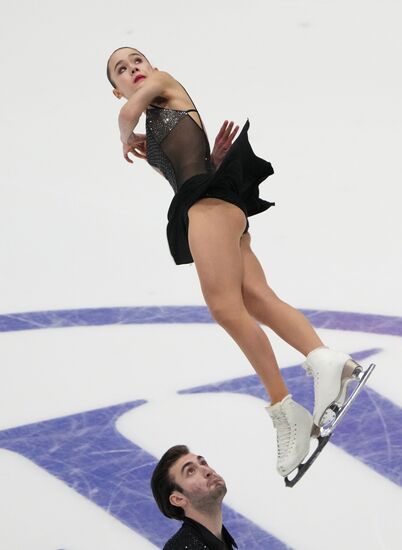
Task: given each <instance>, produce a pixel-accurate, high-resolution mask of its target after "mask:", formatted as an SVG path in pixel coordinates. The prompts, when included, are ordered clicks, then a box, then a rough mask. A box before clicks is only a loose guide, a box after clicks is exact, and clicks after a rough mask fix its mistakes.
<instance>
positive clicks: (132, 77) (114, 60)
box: [108, 48, 155, 99]
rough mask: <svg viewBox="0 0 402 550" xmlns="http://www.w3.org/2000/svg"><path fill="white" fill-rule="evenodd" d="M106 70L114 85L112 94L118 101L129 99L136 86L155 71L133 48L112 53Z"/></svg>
mask: <svg viewBox="0 0 402 550" xmlns="http://www.w3.org/2000/svg"><path fill="white" fill-rule="evenodd" d="M108 68H109V74H110V78H111V80H112V81H113V82H114V84H115V89H114V90H113V93H114V95H115V96H116V97H118V98H119V99H120V98H121V97H125V98H126V99H128V98H129V97H131V96H132V94H133V93H134V92H135V90H136V89H137V86H138V85H139V84H140V83H141V82H142V81H143V80H144V79H145V78H147V77H148V76H150V75H151V74H152V73H153V71H154V70H155V69H154V68H153V67H152V65H151V64H150V63H149V61H148V60H147V58H146V57H144V56H143V55H142V54H141V53H140V52H139V51H137V50H135V49H134V48H121V49H119V50H117V51H116V52H114V53H113V54H112V55H111V56H110V59H109V62H108Z"/></svg>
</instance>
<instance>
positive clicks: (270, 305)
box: [243, 286, 283, 324]
mask: <svg viewBox="0 0 402 550" xmlns="http://www.w3.org/2000/svg"><path fill="white" fill-rule="evenodd" d="M243 301H244V304H245V306H246V308H247V311H248V312H249V313H250V315H252V317H254V318H255V319H256V320H257V321H259V320H260V321H262V319H264V323H265V324H266V323H267V321H269V318H270V316H271V315H274V314H275V312H276V311H277V310H278V308H280V307H281V305H282V304H283V301H282V300H281V299H280V298H279V297H278V296H277V295H276V294H275V292H274V291H273V290H271V289H270V288H269V287H268V286H267V287H264V288H255V287H254V288H253V287H251V288H247V287H243Z"/></svg>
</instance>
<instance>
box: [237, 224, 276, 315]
mask: <svg viewBox="0 0 402 550" xmlns="http://www.w3.org/2000/svg"><path fill="white" fill-rule="evenodd" d="M240 249H241V256H242V268H243V279H242V292H243V296H244V301H245V303H246V305H250V306H251V305H253V306H258V304H259V303H261V300H270V299H277V296H276V294H275V292H274V291H273V290H272V289H271V287H270V286H269V284H268V282H267V279H266V276H265V273H264V270H263V268H262V266H261V264H260V262H259V260H258V258H257V256H256V255H255V254H254V252H253V251H252V249H251V237H250V234H249V233H245V234H244V235H243V237H242V239H241V242H240Z"/></svg>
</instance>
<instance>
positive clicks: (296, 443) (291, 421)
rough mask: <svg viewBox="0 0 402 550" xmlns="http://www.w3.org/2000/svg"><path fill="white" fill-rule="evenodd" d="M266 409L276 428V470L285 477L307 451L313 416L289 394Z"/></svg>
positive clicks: (297, 464) (302, 458)
mask: <svg viewBox="0 0 402 550" xmlns="http://www.w3.org/2000/svg"><path fill="white" fill-rule="evenodd" d="M266 409H267V411H268V414H269V415H270V417H271V419H272V422H273V424H274V427H275V429H276V430H277V445H278V460H277V470H278V472H279V473H280V475H281V476H283V477H286V476H287V475H288V474H290V473H291V472H292V471H293V470H294V469H295V468H297V467H298V466H299V464H300V463H301V462H302V461H303V460H304V458H305V457H306V456H307V454H308V452H309V449H310V437H311V430H312V427H313V418H312V416H311V414H310V413H309V412H308V411H307V410H306V409H305V408H304V407H302V406H301V405H299V404H298V403H296V402H295V401H293V399H292V396H291V395H287V396H286V397H285V398H284V399H282V401H281V402H280V403H275V405H271V406H268V407H266Z"/></svg>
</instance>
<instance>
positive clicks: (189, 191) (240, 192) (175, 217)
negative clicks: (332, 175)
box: [146, 105, 274, 264]
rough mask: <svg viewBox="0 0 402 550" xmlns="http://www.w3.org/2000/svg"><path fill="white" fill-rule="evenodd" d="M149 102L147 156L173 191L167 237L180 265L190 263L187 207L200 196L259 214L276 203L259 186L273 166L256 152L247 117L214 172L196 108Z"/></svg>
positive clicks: (246, 211)
mask: <svg viewBox="0 0 402 550" xmlns="http://www.w3.org/2000/svg"><path fill="white" fill-rule="evenodd" d="M150 107H151V108H149V109H147V112H146V134H147V160H148V162H149V164H151V166H154V167H155V168H157V169H158V170H159V171H160V172H162V174H163V175H164V176H165V178H166V179H167V180H168V181H169V183H170V185H171V186H172V188H173V191H174V193H175V196H174V198H173V200H172V202H171V204H170V208H169V211H168V226H167V237H168V242H169V247H170V252H171V254H172V256H173V258H174V261H175V262H176V264H188V263H191V262H192V261H193V258H192V256H191V252H190V247H189V244H188V238H187V234H188V210H189V208H191V206H192V205H193V204H194V203H196V202H197V201H198V200H199V199H201V198H204V197H214V198H218V199H222V200H225V201H227V202H230V203H232V204H235V205H236V206H238V207H239V208H240V209H241V210H243V212H244V214H245V216H246V217H248V216H253V215H254V214H259V213H260V212H263V211H264V210H267V209H268V208H269V207H270V206H272V205H273V204H274V203H271V202H268V201H265V200H262V199H260V198H259V189H258V186H259V184H260V183H261V182H262V181H263V180H265V179H266V178H267V177H268V176H270V175H271V174H273V169H272V166H271V164H270V163H269V162H267V161H266V160H263V159H261V158H259V157H257V156H256V155H255V154H254V152H253V150H252V148H251V145H250V143H249V141H248V136H247V131H248V128H249V122H248V121H247V122H246V124H245V125H244V127H243V129H242V131H241V132H240V135H239V137H238V138H237V139H236V141H235V142H234V144H233V145H232V147H231V148H230V150H229V152H228V153H227V155H226V156H225V158H224V160H223V162H222V163H221V165H220V166H219V168H218V170H216V171H215V170H214V169H213V167H212V164H211V157H210V148H209V144H208V138H207V136H206V133H205V131H204V127H203V126H202V122H201V119H200V123H201V125H200V124H198V122H197V121H196V120H195V118H193V116H191V115H190V113H192V112H194V113H197V115H198V112H197V110H196V109H189V110H187V111H179V110H175V109H167V108H164V107H158V106H156V105H151V106H150ZM197 118H198V116H197ZM247 228H248V222H247Z"/></svg>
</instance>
